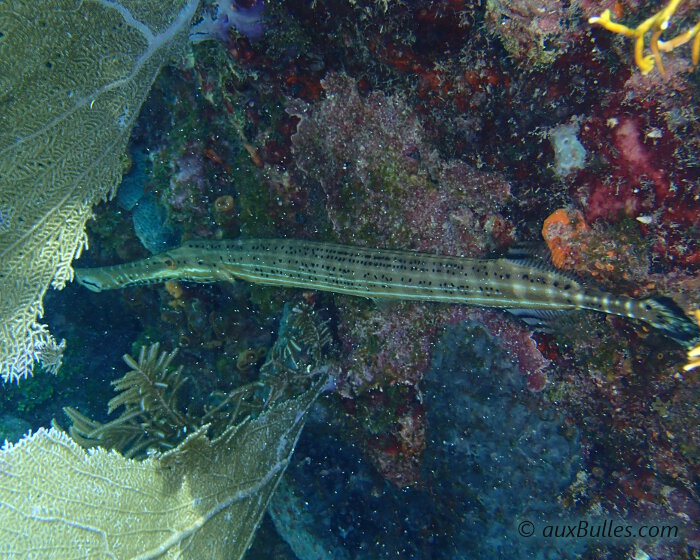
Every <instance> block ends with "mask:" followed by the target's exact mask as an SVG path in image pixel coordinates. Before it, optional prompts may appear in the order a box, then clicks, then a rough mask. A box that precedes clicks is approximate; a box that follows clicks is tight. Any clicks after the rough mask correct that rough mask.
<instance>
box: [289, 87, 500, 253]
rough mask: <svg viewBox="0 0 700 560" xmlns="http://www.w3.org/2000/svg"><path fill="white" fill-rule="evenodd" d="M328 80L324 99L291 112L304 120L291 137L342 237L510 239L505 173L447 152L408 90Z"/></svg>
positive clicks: (467, 248) (460, 242)
mask: <svg viewBox="0 0 700 560" xmlns="http://www.w3.org/2000/svg"><path fill="white" fill-rule="evenodd" d="M322 85H323V88H324V91H325V98H324V100H323V101H321V102H320V103H318V104H316V105H315V106H313V107H310V106H308V105H306V104H303V103H300V102H294V103H292V104H291V106H290V107H289V108H288V111H289V112H290V113H292V114H295V115H297V116H298V117H300V119H301V122H300V123H299V125H298V128H297V132H296V134H295V135H294V136H293V137H292V142H293V152H294V155H295V159H296V161H297V165H298V168H299V170H300V172H301V174H302V175H303V176H304V179H305V180H306V181H307V182H308V187H309V188H314V187H317V188H318V189H320V191H321V193H322V196H323V197H324V199H325V210H326V214H327V217H328V220H329V222H330V223H331V225H332V228H333V231H334V234H335V236H336V237H337V239H338V240H339V241H342V242H346V243H356V244H361V245H367V244H371V245H374V246H377V247H387V248H403V249H409V248H410V249H418V250H423V251H431V252H441V253H444V254H458V255H480V254H483V253H484V252H486V251H488V250H490V249H493V248H495V247H497V246H500V245H503V244H505V243H507V242H508V241H509V235H510V231H511V226H510V224H509V223H508V220H507V219H506V218H505V216H504V215H502V214H501V210H502V209H503V207H504V204H505V202H506V201H507V200H508V197H509V196H510V186H509V184H508V182H507V181H506V180H505V179H504V178H503V177H502V176H500V175H499V174H498V173H486V172H483V171H480V170H477V169H474V168H473V167H471V166H469V165H468V164H466V163H464V162H462V161H459V160H446V159H444V158H442V157H441V156H440V155H439V153H438V152H437V150H436V149H435V148H434V147H433V146H432V145H430V144H429V143H428V142H427V141H426V139H425V137H424V132H423V125H422V123H421V121H420V119H419V117H418V115H417V114H416V113H415V112H414V111H413V110H412V109H411V107H410V106H409V105H408V104H407V102H406V100H405V99H404V98H403V97H402V96H400V95H398V94H395V95H386V94H385V93H383V92H372V93H370V94H368V95H367V96H366V97H363V96H361V94H360V93H359V91H358V88H357V84H356V82H355V81H354V80H353V79H352V78H350V77H348V76H346V75H344V74H329V75H328V76H327V77H326V79H325V80H323V82H322Z"/></svg>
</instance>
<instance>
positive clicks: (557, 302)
mask: <svg viewBox="0 0 700 560" xmlns="http://www.w3.org/2000/svg"><path fill="white" fill-rule="evenodd" d="M75 273H76V277H77V280H78V282H79V283H80V284H81V285H83V286H85V287H86V288H88V289H89V290H92V291H94V292H100V291H102V290H109V289H116V288H124V287H127V286H134V285H140V284H150V283H157V282H165V281H167V280H183V281H190V282H220V281H228V282H231V281H234V280H245V281H248V282H254V283H258V284H267V285H271V286H284V287H289V288H303V289H307V290H321V291H327V292H335V293H340V294H349V295H353V296H360V297H367V298H372V299H377V300H380V299H390V300H391V299H394V300H419V301H435V302H443V303H460V304H465V305H476V306H482V307H496V308H501V309H506V310H508V311H510V312H511V313H514V314H515V315H517V316H519V317H521V318H522V319H523V320H525V321H526V322H528V321H529V322H533V321H541V320H542V319H546V318H547V316H548V315H553V314H555V313H556V312H560V311H568V310H572V311H573V310H582V309H585V310H591V311H597V312H600V313H609V314H613V315H619V316H621V317H626V318H629V319H636V320H639V321H642V322H643V323H646V324H647V325H649V326H651V327H653V328H655V329H657V330H659V331H660V332H662V333H663V334H664V335H666V336H668V337H670V338H672V339H674V340H676V341H677V342H679V343H680V344H682V345H684V346H690V345H691V344H692V343H693V342H694V341H696V340H697V339H698V338H700V329H699V328H698V325H697V324H696V323H695V322H694V321H692V320H691V319H690V318H689V317H688V316H687V315H686V314H685V313H684V312H683V310H682V309H681V308H680V307H679V306H678V305H677V304H676V303H674V302H673V300H671V299H670V298H667V297H651V298H644V299H635V298H631V297H627V296H620V295H614V294H612V293H609V292H605V291H603V290H600V289H597V288H591V287H586V286H584V285H583V284H582V283H581V282H580V281H578V280H576V279H574V278H570V277H569V276H567V275H566V274H563V273H561V272H559V271H557V270H555V269H553V268H551V267H549V266H547V265H545V264H543V263H539V262H536V261H533V260H520V259H517V260H516V259H511V258H507V257H506V258H495V259H479V258H476V259H475V258H462V257H450V256H438V255H429V254H424V253H417V252H412V251H394V250H384V249H370V248H365V247H353V246H349V245H337V244H333V243H322V242H315V241H304V240H294V239H245V240H240V239H239V240H225V241H188V242H186V243H184V244H183V245H182V246H180V247H178V248H176V249H172V250H170V251H166V252H164V253H160V254H157V255H154V256H153V257H150V258H147V259H143V260H140V261H135V262H131V263H126V264H121V265H116V266H107V267H102V268H88V269H76V270H75Z"/></svg>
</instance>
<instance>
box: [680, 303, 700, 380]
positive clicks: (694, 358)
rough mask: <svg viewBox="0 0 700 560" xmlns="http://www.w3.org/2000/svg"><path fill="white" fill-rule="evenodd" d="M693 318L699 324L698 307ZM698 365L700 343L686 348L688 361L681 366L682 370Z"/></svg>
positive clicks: (699, 365)
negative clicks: (688, 348)
mask: <svg viewBox="0 0 700 560" xmlns="http://www.w3.org/2000/svg"><path fill="white" fill-rule="evenodd" d="M695 320H696V321H697V322H698V325H700V309H696V310H695ZM697 367H700V344H696V345H695V346H693V347H692V348H691V349H690V350H688V363H687V364H686V365H684V366H683V371H690V370H691V369H695V368H697Z"/></svg>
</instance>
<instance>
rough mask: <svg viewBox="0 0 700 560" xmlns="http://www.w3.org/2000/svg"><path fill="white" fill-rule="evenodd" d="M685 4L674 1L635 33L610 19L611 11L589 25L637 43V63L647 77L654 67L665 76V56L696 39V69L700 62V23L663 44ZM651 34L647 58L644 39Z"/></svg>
mask: <svg viewBox="0 0 700 560" xmlns="http://www.w3.org/2000/svg"><path fill="white" fill-rule="evenodd" d="M682 1H683V0H671V1H670V2H669V3H668V4H667V6H666V7H665V8H664V9H663V10H661V11H659V12H657V13H656V14H654V15H653V16H651V17H648V18H647V19H645V20H644V21H643V22H642V23H640V24H639V25H638V26H637V27H635V28H634V29H633V28H631V27H627V26H626V25H623V24H621V23H617V22H614V21H612V20H611V19H610V10H605V11H604V12H603V13H602V14H600V16H597V17H592V18H590V19H589V20H588V23H590V24H591V25H600V26H601V27H604V28H605V29H607V30H608V31H612V32H613V33H617V34H618V35H624V36H625V37H629V38H631V39H634V61H635V63H636V64H637V67H638V68H639V69H640V70H641V72H642V74H644V75H645V76H646V75H647V74H648V73H649V72H651V70H652V69H653V68H654V66H656V67H657V68H658V69H659V72H661V73H662V74H663V73H664V67H663V64H662V63H661V54H660V53H661V52H671V51H672V50H673V49H675V48H677V47H679V46H680V45H684V44H685V43H687V42H688V41H690V40H691V39H693V38H695V41H693V47H692V50H691V55H692V62H693V67H694V68H696V67H697V66H698V62H699V61H700V21H698V22H697V23H696V24H695V25H694V26H693V27H691V28H690V29H689V30H688V31H686V32H684V33H681V34H680V35H677V36H676V37H674V38H673V39H670V40H669V41H662V40H661V35H662V33H663V32H664V31H666V29H668V26H669V22H670V20H671V17H672V16H673V14H674V13H675V12H676V10H677V9H678V6H679V5H680V4H681V2H682ZM649 31H651V39H650V41H649V49H650V50H651V54H650V55H644V37H645V35H646V34H647V33H648V32H649Z"/></svg>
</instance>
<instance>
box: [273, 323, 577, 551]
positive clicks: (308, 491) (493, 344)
mask: <svg viewBox="0 0 700 560" xmlns="http://www.w3.org/2000/svg"><path fill="white" fill-rule="evenodd" d="M421 388H422V390H423V392H424V395H425V408H426V416H427V419H428V428H427V432H428V437H427V445H426V448H425V451H424V453H423V461H422V464H421V484H420V485H419V486H414V487H411V488H408V489H398V488H396V487H395V486H393V485H388V484H386V482H385V481H384V480H382V478H381V477H380V476H378V474H377V473H376V472H375V471H374V469H373V468H372V466H371V465H370V464H369V463H368V462H367V460H366V459H364V458H363V457H362V455H361V454H359V453H358V449H357V448H356V447H354V446H350V445H347V444H346V443H344V442H343V441H342V440H339V438H338V435H337V434H336V433H334V432H329V431H328V429H327V423H328V422H329V411H328V410H320V411H319V410H317V411H316V412H315V414H313V415H312V416H311V417H310V419H309V423H308V425H307V430H308V431H307V432H306V433H305V434H304V435H303V436H302V438H301V440H300V442H299V446H298V453H297V455H296V456H295V457H294V458H293V460H292V464H291V465H290V468H289V470H288V472H287V476H286V479H285V480H286V482H285V485H284V486H283V488H282V491H281V492H278V493H277V494H275V496H274V497H273V499H272V503H271V507H270V513H271V515H272V517H273V520H274V522H275V525H276V526H277V527H278V530H279V532H280V534H281V535H283V537H284V538H285V540H287V541H288V542H289V543H290V545H291V546H292V548H293V549H294V550H295V552H297V554H298V555H299V557H300V558H317V557H332V558H355V559H358V560H359V559H365V558H366V559H369V558H395V557H398V556H400V557H402V558H415V559H419V558H427V557H430V558H463V557H465V554H467V553H468V556H469V558H496V557H517V558H547V557H550V558H551V557H553V556H552V555H553V554H557V556H556V557H558V558H574V557H576V553H577V552H578V553H580V552H583V548H582V546H581V545H574V546H572V545H571V543H566V544H562V545H561V546H560V547H559V548H558V549H557V548H552V549H549V548H548V545H547V544H546V543H544V545H543V543H542V542H541V541H538V542H536V543H529V542H528V540H527V539H521V538H518V537H517V533H516V532H515V528H514V527H515V525H516V523H514V519H515V518H516V517H518V516H527V517H529V518H530V519H533V520H535V519H539V518H540V517H542V516H543V517H545V518H547V519H549V520H551V521H553V520H555V519H558V518H559V516H563V515H565V514H567V513H570V511H567V509H566V508H565V507H563V506H562V505H561V504H560V502H559V501H558V497H559V496H560V495H563V494H565V493H566V491H567V488H568V486H569V484H570V483H571V482H572V481H573V480H574V478H575V476H576V472H577V469H579V468H580V457H579V450H578V439H577V436H576V430H574V429H571V428H569V427H567V426H566V425H565V423H564V422H563V417H561V416H560V415H559V414H558V413H557V412H556V411H555V408H554V405H553V404H551V403H549V404H547V403H543V402H532V400H531V396H530V393H528V391H527V390H525V382H524V379H523V377H522V375H521V374H520V373H519V372H518V371H517V370H516V369H515V368H514V367H513V365H512V364H511V363H510V360H509V358H508V356H507V354H506V351H505V350H504V349H503V348H502V347H500V344H499V343H498V341H497V339H495V338H494V337H492V336H491V335H490V334H489V333H488V332H487V331H486V330H485V329H483V327H481V326H479V325H478V324H476V323H472V322H463V323H460V324H459V325H454V326H451V327H448V328H447V329H446V331H445V333H444V334H443V336H442V337H441V338H440V341H439V343H438V344H437V346H436V349H435V352H434V357H433V360H432V362H431V364H430V366H429V371H428V373H427V374H426V376H425V380H424V381H423V382H422V383H421ZM319 473H320V474H319ZM367 511H372V512H374V513H373V515H365V514H364V513H363V512H367ZM313 551H320V552H318V553H316V552H313ZM315 554H319V556H316V555H315ZM547 554H549V556H547Z"/></svg>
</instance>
